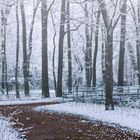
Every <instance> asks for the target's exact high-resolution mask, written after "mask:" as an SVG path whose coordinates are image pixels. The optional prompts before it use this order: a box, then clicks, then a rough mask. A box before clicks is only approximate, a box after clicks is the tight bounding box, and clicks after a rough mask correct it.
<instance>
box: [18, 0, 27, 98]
mask: <svg viewBox="0 0 140 140" xmlns="http://www.w3.org/2000/svg"><path fill="white" fill-rule="evenodd" d="M20 9H21V18H22V45H23V76H24V94H25V96H29V72H28V56H27V39H26V20H25V10H24V0H20Z"/></svg>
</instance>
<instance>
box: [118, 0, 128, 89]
mask: <svg viewBox="0 0 140 140" xmlns="http://www.w3.org/2000/svg"><path fill="white" fill-rule="evenodd" d="M126 10H127V0H124V2H123V9H122V10H121V11H122V15H121V37H120V52H119V68H118V86H123V81H124V58H125V39H126Z"/></svg>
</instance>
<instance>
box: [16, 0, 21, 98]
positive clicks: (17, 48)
mask: <svg viewBox="0 0 140 140" xmlns="http://www.w3.org/2000/svg"><path fill="white" fill-rule="evenodd" d="M18 6H19V0H17V2H16V22H17V44H16V66H15V87H16V98H19V97H20V95H19V81H18V75H19V71H18V66H19V15H18V12H19V10H18Z"/></svg>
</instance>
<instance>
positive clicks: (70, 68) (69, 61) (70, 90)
mask: <svg viewBox="0 0 140 140" xmlns="http://www.w3.org/2000/svg"><path fill="white" fill-rule="evenodd" d="M70 29H71V28H70V2H69V0H67V43H68V91H69V93H71V92H72V58H71V32H70Z"/></svg>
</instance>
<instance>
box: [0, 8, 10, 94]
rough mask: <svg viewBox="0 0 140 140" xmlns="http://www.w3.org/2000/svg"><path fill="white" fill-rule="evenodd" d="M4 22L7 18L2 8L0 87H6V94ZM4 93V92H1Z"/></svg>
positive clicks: (5, 22)
mask: <svg viewBox="0 0 140 140" xmlns="http://www.w3.org/2000/svg"><path fill="white" fill-rule="evenodd" d="M6 24H7V18H6V17H5V15H4V11H3V9H1V38H2V40H1V49H2V82H1V88H2V89H3V90H2V91H4V89H6V93H7V96H8V79H7V58H6ZM3 93H4V92H3Z"/></svg>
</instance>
